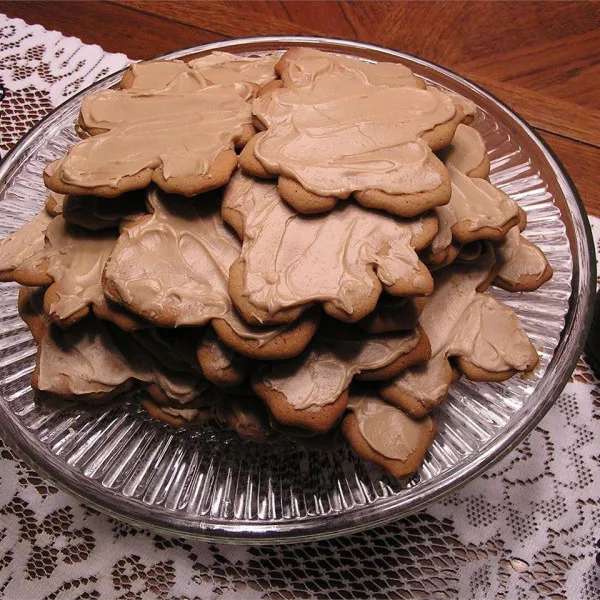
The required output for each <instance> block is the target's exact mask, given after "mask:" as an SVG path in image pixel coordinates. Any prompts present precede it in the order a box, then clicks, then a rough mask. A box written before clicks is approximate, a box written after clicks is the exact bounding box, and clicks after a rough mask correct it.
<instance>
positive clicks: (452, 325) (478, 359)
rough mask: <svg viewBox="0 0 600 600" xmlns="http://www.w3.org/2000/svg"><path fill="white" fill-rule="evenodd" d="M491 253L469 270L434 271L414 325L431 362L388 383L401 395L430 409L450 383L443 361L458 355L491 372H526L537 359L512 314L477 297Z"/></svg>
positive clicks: (490, 264) (491, 300)
mask: <svg viewBox="0 0 600 600" xmlns="http://www.w3.org/2000/svg"><path fill="white" fill-rule="evenodd" d="M493 262H494V259H493V253H492V252H489V249H488V252H487V253H486V254H485V255H483V257H482V258H481V259H479V260H478V261H477V262H475V263H473V265H469V266H467V265H458V264H453V265H451V266H450V267H447V268H446V269H443V270H442V271H440V272H438V274H437V275H436V277H435V284H436V285H435V291H434V293H433V294H432V295H431V296H430V297H429V299H428V301H427V303H426V305H425V308H424V309H423V312H422V313H421V317H420V319H419V322H420V324H421V326H422V327H423V329H424V330H425V332H426V333H427V336H428V337H429V342H430V344H431V359H430V360H429V361H428V362H427V363H425V364H424V365H421V366H418V367H414V368H411V369H408V370H407V371H404V372H403V373H401V374H399V375H398V376H397V377H395V378H394V379H393V383H394V385H395V386H396V387H397V388H399V389H400V390H401V391H402V392H404V393H405V394H406V395H408V396H410V397H413V398H416V399H418V400H419V401H421V402H422V403H423V404H424V405H425V406H426V407H429V408H432V407H433V406H435V405H436V404H437V403H438V402H439V401H441V400H442V399H443V398H444V397H445V395H446V393H447V391H448V385H449V383H450V373H449V366H448V364H447V358H448V357H451V356H460V357H462V358H464V359H466V360H467V361H469V362H470V363H472V364H473V365H475V366H476V367H479V368H481V369H484V370H485V371H489V372H492V373H503V372H507V371H528V370H530V369H531V368H532V367H533V366H534V365H535V364H536V363H537V354H536V352H535V349H534V348H533V346H532V345H531V342H530V341H529V339H528V338H527V335H526V334H525V332H524V331H523V329H522V327H521V325H520V323H519V320H518V318H517V316H516V315H515V313H514V312H513V311H512V310H511V309H510V308H508V307H507V306H505V305H503V304H502V303H500V302H499V301H498V300H496V299H495V298H494V297H493V296H490V295H488V294H483V293H479V292H477V288H478V287H479V286H481V285H482V284H484V282H486V281H487V280H488V279H489V275H490V272H491V269H492V268H493Z"/></svg>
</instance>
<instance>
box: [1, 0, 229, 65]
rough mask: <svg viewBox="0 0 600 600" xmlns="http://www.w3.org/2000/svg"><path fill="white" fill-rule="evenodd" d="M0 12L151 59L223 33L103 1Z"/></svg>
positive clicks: (6, 6)
mask: <svg viewBox="0 0 600 600" xmlns="http://www.w3.org/2000/svg"><path fill="white" fill-rule="evenodd" d="M0 12H2V13H4V14H6V15H7V16H9V17H15V18H20V19H23V20H24V21H26V22H27V23H31V24H36V23H39V24H41V25H43V26H44V27H45V28H46V29H50V30H53V29H54V30H57V31H60V32H61V33H62V34H63V35H66V36H75V37H78V38H80V39H81V40H82V41H83V42H85V43H86V44H98V45H99V46H101V47H102V48H103V49H104V50H106V51H107V52H123V53H124V54H126V55H127V56H129V57H130V58H133V59H141V58H152V57H153V56H157V55H158V54H163V53H165V52H169V51H172V50H177V49H178V48H185V47H186V46H196V45H198V44H202V43H207V42H213V41H215V40H218V39H222V38H223V36H222V35H218V34H215V33H213V32H209V31H205V30H203V29H200V28H198V27H197V26H188V25H184V24H182V23H174V22H172V21H169V20H168V19H164V18H159V17H156V16H153V15H149V14H145V13H141V12H139V11H137V10H132V9H131V8H128V7H126V6H117V5H112V4H108V3H106V2H6V1H5V0H0Z"/></svg>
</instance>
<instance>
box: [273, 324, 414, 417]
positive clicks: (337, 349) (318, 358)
mask: <svg viewBox="0 0 600 600" xmlns="http://www.w3.org/2000/svg"><path fill="white" fill-rule="evenodd" d="M419 340H420V334H419V333H418V332H417V331H413V332H410V333H389V334H381V335H376V336H369V337H364V338H361V337H359V338H356V337H353V336H347V337H343V336H340V335H339V332H338V335H335V336H332V337H328V336H327V334H326V333H323V332H320V333H319V334H318V337H317V338H316V339H315V340H314V342H313V343H312V345H311V346H310V348H309V350H308V351H307V352H304V353H303V354H302V355H300V356H299V357H298V358H295V359H292V360H286V361H275V362H273V363H270V364H269V366H268V368H266V370H265V373H264V375H263V377H262V379H263V381H264V383H265V384H266V385H267V386H268V387H269V388H271V389H272V390H276V391H278V392H280V393H281V394H283V395H284V396H285V397H286V399H287V402H288V403H289V404H291V405H292V406H293V407H294V408H296V409H297V410H303V409H306V408H310V407H313V406H318V407H319V406H325V405H326V404H331V403H332V402H335V400H337V398H338V397H339V396H340V394H341V393H342V392H343V391H344V390H345V389H346V388H347V387H348V386H349V385H350V382H351V381H352V378H353V377H354V376H355V375H357V374H359V373H360V372H361V371H368V370H374V369H379V368H381V367H385V366H387V365H389V364H391V363H392V362H394V361H395V360H396V359H397V358H399V357H400V356H402V355H404V354H407V353H408V352H410V351H411V350H413V349H414V348H415V347H416V345H417V344H418V343H419Z"/></svg>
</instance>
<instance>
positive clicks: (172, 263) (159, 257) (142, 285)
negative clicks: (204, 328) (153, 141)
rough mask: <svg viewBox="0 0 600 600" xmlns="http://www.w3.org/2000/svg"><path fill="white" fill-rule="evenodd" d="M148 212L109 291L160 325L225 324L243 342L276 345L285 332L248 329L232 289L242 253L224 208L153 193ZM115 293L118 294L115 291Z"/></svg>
mask: <svg viewBox="0 0 600 600" xmlns="http://www.w3.org/2000/svg"><path fill="white" fill-rule="evenodd" d="M147 198H148V199H147V205H148V210H149V211H150V213H151V214H149V215H144V216H143V217H141V218H139V219H138V220H136V221H135V222H134V223H133V224H131V225H129V226H128V227H126V228H125V229H124V230H123V232H122V233H121V236H120V237H119V239H118V241H117V243H116V245H115V248H114V250H113V252H112V254H111V255H110V260H109V261H108V263H107V265H106V269H105V273H104V277H105V281H106V282H107V283H108V284H109V285H108V286H107V293H108V294H109V296H110V297H111V298H112V299H114V300H116V301H117V302H119V303H121V304H124V305H125V306H127V307H128V308H129V309H130V310H131V311H132V312H135V313H136V314H138V315H140V316H143V317H145V318H147V319H150V320H152V321H154V322H156V323H157V324H159V325H169V326H182V325H196V326H197V325H204V324H206V323H207V322H208V321H210V320H211V319H213V318H221V319H225V320H226V321H227V322H228V323H229V325H230V326H231V327H232V328H233V330H234V331H235V333H237V334H238V335H239V336H240V337H244V338H247V339H256V340H264V341H266V340H270V339H272V338H274V337H276V336H277V335H279V334H280V333H281V331H282V330H283V328H281V327H279V328H275V327H271V328H267V327H264V328H259V327H251V326H249V325H246V324H245V323H244V322H243V321H242V319H241V318H240V317H239V316H238V315H237V313H236V312H235V310H234V309H233V306H232V304H231V300H230V298H229V294H228V291H227V284H228V278H229V267H230V266H231V264H232V263H233V262H234V261H235V260H236V259H237V258H238V257H239V256H240V249H241V244H240V242H239V240H238V238H237V237H236V236H235V234H233V233H232V232H231V231H230V230H229V229H228V228H227V227H226V226H225V224H224V223H223V220H222V219H221V216H220V214H219V205H218V203H216V202H215V201H216V200H218V198H216V197H215V198H212V199H211V200H206V199H205V200H203V201H202V202H200V201H194V200H187V199H185V198H181V197H180V196H169V195H168V194H165V193H163V192H161V191H159V190H158V189H156V188H153V189H151V190H150V191H149V192H148V197H147ZM111 290H112V292H111Z"/></svg>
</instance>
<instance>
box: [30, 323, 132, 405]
mask: <svg viewBox="0 0 600 600" xmlns="http://www.w3.org/2000/svg"><path fill="white" fill-rule="evenodd" d="M37 372H38V377H37V389H38V390H39V391H41V392H48V393H51V394H59V395H64V394H65V393H67V394H68V395H73V396H89V395H92V394H93V395H96V394H101V395H110V394H111V392H113V390H115V388H118V387H119V386H122V385H123V384H125V383H127V382H128V381H130V380H132V379H135V378H136V373H135V371H134V369H132V367H131V364H130V363H129V361H128V360H127V359H126V358H125V357H124V356H123V354H122V353H121V352H120V350H119V349H118V348H117V346H116V345H115V343H114V341H113V339H112V337H111V336H110V335H109V333H108V331H107V329H106V326H105V325H104V324H103V323H102V321H99V320H96V319H89V320H86V323H85V326H79V327H76V328H74V327H70V328H68V329H61V328H60V327H56V326H49V327H48V330H47V331H46V333H45V334H44V336H43V337H42V338H41V340H40V341H39V347H38V358H37Z"/></svg>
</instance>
